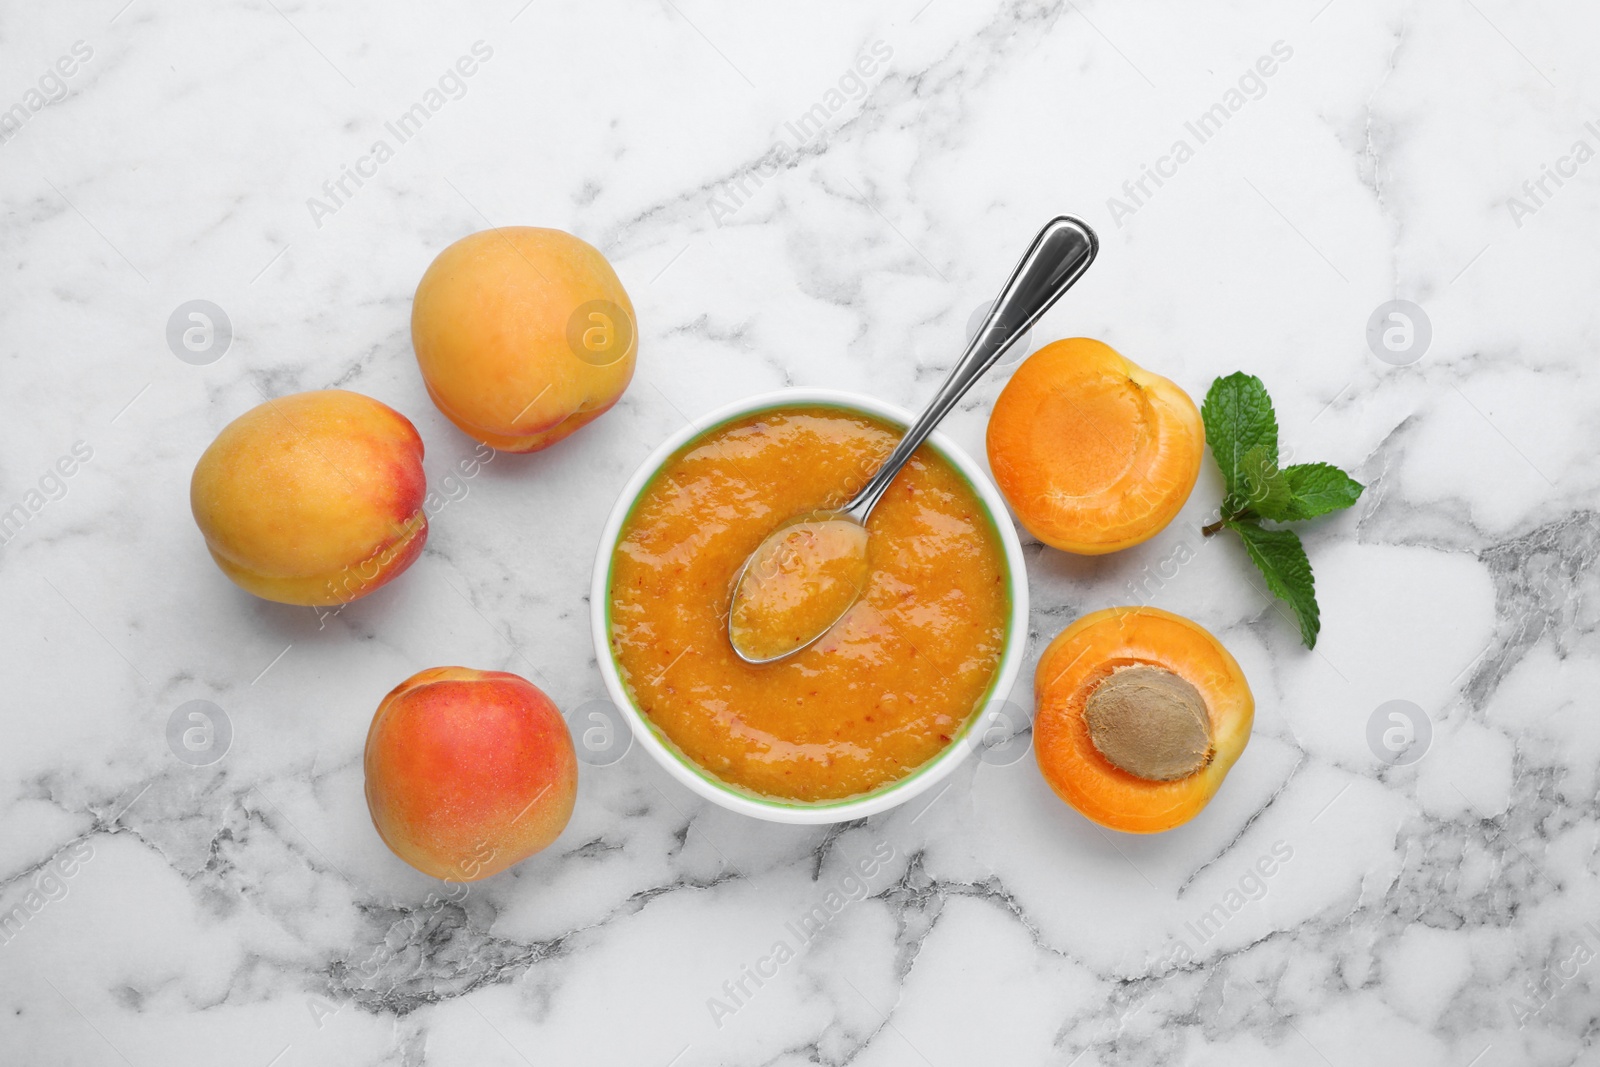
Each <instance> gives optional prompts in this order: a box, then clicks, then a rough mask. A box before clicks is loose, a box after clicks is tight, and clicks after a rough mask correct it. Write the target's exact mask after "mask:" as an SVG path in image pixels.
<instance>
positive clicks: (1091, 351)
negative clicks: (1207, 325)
mask: <svg viewBox="0 0 1600 1067" xmlns="http://www.w3.org/2000/svg"><path fill="white" fill-rule="evenodd" d="M986 444H987V449H988V453H989V467H990V470H991V471H992V472H993V473H994V479H995V483H996V484H997V485H998V486H999V487H1000V491H1001V493H1002V494H1004V496H1005V498H1006V501H1007V502H1008V503H1009V504H1010V505H1011V507H1012V510H1014V511H1015V512H1016V514H1017V519H1018V520H1019V521H1020V522H1021V523H1022V525H1023V527H1024V528H1025V529H1027V531H1028V532H1029V533H1031V534H1033V535H1034V536H1035V537H1037V538H1038V539H1039V540H1040V541H1042V542H1044V543H1045V544H1047V545H1050V546H1052V547H1054V548H1059V549H1062V550H1063V551H1067V552H1076V553H1079V554H1081V555H1100V554H1102V553H1106V552H1115V551H1117V550H1119V549H1123V548H1128V547H1130V546H1132V545H1136V544H1139V543H1140V542H1142V541H1146V540H1148V539H1149V538H1151V537H1154V536H1155V535H1156V534H1157V533H1159V532H1161V530H1162V529H1164V528H1165V527H1166V525H1167V524H1168V523H1169V522H1171V521H1172V520H1173V518H1174V517H1175V516H1176V515H1177V514H1178V512H1179V511H1180V510H1181V509H1182V508H1183V505H1184V502H1185V501H1187V500H1188V499H1189V493H1190V492H1191V491H1192V490H1193V489H1194V484H1195V480H1196V479H1197V478H1198V477H1199V476H1200V461H1201V458H1202V456H1203V455H1204V452H1205V429H1204V426H1203V424H1202V423H1201V421H1200V412H1199V410H1198V409H1197V408H1196V407H1195V405H1194V401H1193V400H1191V399H1190V398H1189V396H1188V394H1187V393H1185V392H1184V391H1183V390H1182V389H1181V388H1179V387H1178V386H1177V385H1175V384H1173V383H1172V382H1170V381H1168V380H1167V379H1166V378H1163V377H1161V376H1160V375H1157V374H1152V373H1150V372H1149V371H1146V370H1144V369H1143V368H1141V367H1139V366H1137V365H1136V364H1134V363H1133V362H1131V361H1129V360H1127V359H1125V358H1123V357H1122V356H1121V355H1119V354H1118V353H1117V351H1116V350H1115V349H1113V348H1111V346H1109V345H1106V344H1103V343H1101V342H1100V341H1095V340H1091V339H1090V338H1087V337H1074V338H1070V339H1067V340H1064V341H1056V342H1055V343H1053V344H1049V345H1046V346H1045V347H1044V348H1041V349H1040V350H1039V351H1037V352H1035V353H1034V354H1033V355H1031V356H1029V357H1028V359H1027V360H1025V361H1024V362H1023V364H1022V365H1021V366H1020V367H1018V368H1017V370H1016V373H1015V374H1013V375H1012V376H1011V380H1010V381H1008V382H1007V383H1006V386H1005V388H1004V389H1002V390H1001V391H1000V396H999V397H998V398H997V399H996V400H995V404H994V410H993V411H992V412H991V413H990V415H989V429H988V434H987V441H986Z"/></svg>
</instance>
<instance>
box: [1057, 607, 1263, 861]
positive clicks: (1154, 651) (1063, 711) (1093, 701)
mask: <svg viewBox="0 0 1600 1067" xmlns="http://www.w3.org/2000/svg"><path fill="white" fill-rule="evenodd" d="M1166 675H1170V676H1172V678H1171V679H1168V678H1166V677H1164V676H1166ZM1175 682H1176V683H1181V685H1178V684H1175ZM1108 686H1109V687H1110V688H1109V689H1108ZM1134 686H1139V687H1149V686H1155V687H1157V690H1158V691H1157V692H1156V693H1155V694H1154V699H1153V700H1152V699H1151V694H1149V693H1146V694H1144V696H1143V697H1141V696H1140V695H1139V694H1138V693H1136V692H1134V691H1133V687H1134ZM1118 690H1120V692H1118ZM1108 693H1109V694H1110V698H1109V699H1108ZM1034 702H1035V710H1034V723H1033V736H1034V755H1035V758H1036V759H1037V760H1038V763H1039V770H1040V772H1041V773H1042V774H1043V775H1044V778H1045V781H1046V782H1048V783H1049V785H1050V788H1051V789H1052V790H1054V791H1055V793H1056V795H1057V796H1059V797H1060V798H1061V799H1062V800H1064V801H1066V802H1067V803H1068V804H1070V805H1072V807H1074V808H1076V809H1077V810H1078V811H1079V812H1081V813H1082V814H1083V815H1084V816H1086V817H1087V818H1089V819H1092V820H1093V821H1095V822H1097V823H1099V824H1100V825H1102V826H1105V827H1108V828H1110V829H1113V830H1122V831H1126V832H1128V833H1158V832H1160V831H1162V830H1170V829H1172V828H1173V827H1174V826H1179V825H1181V824H1183V823H1185V822H1188V821H1189V820H1190V819H1192V818H1194V816H1195V815H1197V814H1199V813H1200V811H1201V810H1202V809H1203V808H1204V807H1205V806H1206V804H1208V803H1209V802H1210V800H1211V798H1212V797H1213V796H1215V795H1216V792H1217V789H1218V788H1219V787H1220V786H1221V785H1222V780H1223V779H1224V778H1225V777H1226V776H1227V774H1228V771H1229V770H1230V769H1231V768H1232V767H1233V764H1234V762H1235V761H1236V760H1238V758H1239V756H1240V754H1241V753H1243V751H1244V747H1245V745H1246V743H1247V742H1248V741H1249V739H1250V727H1251V724H1252V723H1253V721H1254V719H1255V699H1254V697H1252V696H1251V693H1250V686H1249V683H1248V682H1246V681H1245V677H1244V672H1243V671H1241V670H1240V669H1239V664H1238V662H1237V661H1235V660H1234V658H1233V656H1232V655H1231V654H1229V652H1228V650H1227V649H1226V648H1224V647H1223V646H1222V643H1221V642H1220V641H1218V640H1217V639H1216V638H1215V637H1213V636H1212V635H1211V634H1210V633H1208V632H1207V631H1206V630H1205V629H1204V628H1202V627H1201V626H1200V625H1199V624H1197V623H1195V622H1192V621H1190V620H1189V619H1185V618H1184V617H1182V616H1181V615H1174V614H1172V613H1171V612H1167V611H1162V610H1161V609H1159V608H1149V607H1130V608H1107V609H1105V610H1104V611H1097V612H1094V613H1092V614H1089V615H1085V616H1084V617H1083V618H1081V619H1079V620H1077V621H1076V622H1074V623H1073V624H1072V625H1070V626H1068V627H1067V628H1066V629H1065V630H1063V631H1061V633H1060V634H1058V635H1057V636H1056V638H1055V640H1053V641H1051V642H1050V645H1049V646H1048V647H1047V648H1046V649H1045V651H1044V655H1043V656H1041V657H1040V659H1039V666H1038V669H1037V671H1036V672H1035V674H1034ZM1152 706H1164V707H1165V709H1166V710H1165V712H1160V711H1158V712H1157V713H1156V717H1155V720H1154V721H1150V720H1147V721H1144V722H1141V721H1139V717H1140V714H1141V707H1143V708H1146V709H1148V708H1150V707H1152ZM1198 712H1203V713H1204V715H1205V716H1206V721H1205V723H1204V725H1203V726H1200V727H1196V726H1194V725H1186V724H1185V722H1184V720H1185V718H1186V717H1188V716H1192V715H1194V714H1196V713H1198ZM1108 716H1121V717H1122V718H1123V721H1122V724H1121V727H1122V728H1121V730H1120V731H1118V730H1116V729H1114V728H1111V727H1114V724H1113V723H1111V722H1108V721H1107V717H1108ZM1097 719H1098V720H1100V721H1096V720H1097ZM1119 732H1120V734H1121V736H1117V734H1118V733H1119ZM1130 767H1132V768H1135V769H1137V771H1138V772H1139V773H1135V771H1134V770H1130V769H1129V768H1130ZM1152 774H1155V775H1158V776H1157V777H1148V775H1152ZM1163 778H1165V779H1166V780H1163Z"/></svg>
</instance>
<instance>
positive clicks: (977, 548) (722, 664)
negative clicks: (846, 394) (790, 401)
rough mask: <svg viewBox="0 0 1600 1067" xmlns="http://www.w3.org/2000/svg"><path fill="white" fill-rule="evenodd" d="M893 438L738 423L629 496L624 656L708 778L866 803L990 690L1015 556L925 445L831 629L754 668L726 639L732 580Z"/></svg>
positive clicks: (630, 677) (781, 795)
mask: <svg viewBox="0 0 1600 1067" xmlns="http://www.w3.org/2000/svg"><path fill="white" fill-rule="evenodd" d="M901 434H902V431H901V430H900V428H898V427H895V426H891V425H889V424H887V423H884V422H881V421H879V420H878V419H876V418H873V417H871V416H868V415H863V414H859V413H857V412H853V411H847V410H842V409H837V408H828V407H821V406H815V405H807V406H796V407H789V408H775V409H771V410H767V411H762V412H757V413H754V414H750V415H744V416H740V417H738V418H736V419H734V420H732V421H730V422H728V423H725V424H723V425H722V426H718V427H714V428H712V429H711V430H709V431H707V432H706V433H705V434H703V435H701V436H700V437H698V438H696V439H695V440H694V441H692V442H691V443H690V444H688V445H685V446H684V447H683V448H682V449H681V450H680V451H679V452H678V453H677V454H676V455H674V456H673V457H672V458H671V459H669V460H668V461H667V462H666V463H665V464H663V465H662V467H661V469H660V470H659V471H658V472H657V473H656V475H655V477H654V478H653V479H652V480H651V481H650V483H649V484H648V485H647V486H646V487H645V489H644V491H643V492H642V493H641V494H640V496H639V498H638V500H637V501H636V502H635V504H634V506H633V509H632V511H631V512H630V513H629V515H628V517H627V520H626V521H625V522H624V524H623V527H622V533H621V535H620V537H619V540H618V542H617V548H616V552H615V555H614V556H613V558H612V562H611V573H610V587H609V588H610V623H609V626H610V639H611V647H612V651H613V653H614V655H615V657H616V662H617V666H618V670H619V673H620V674H621V675H622V679H623V683H624V685H625V686H626V687H627V689H628V691H629V695H630V696H631V697H632V699H633V701H634V703H635V705H636V706H637V707H638V709H639V711H640V712H641V713H642V714H643V715H644V717H645V718H646V719H648V720H649V721H650V722H651V723H652V724H653V725H654V726H655V727H657V728H658V729H659V730H660V731H661V733H662V734H663V735H665V738H666V739H667V740H668V741H669V742H670V743H671V745H672V746H673V747H675V748H676V749H677V750H678V752H679V753H680V754H681V755H683V756H684V757H685V758H686V759H687V760H688V761H689V762H691V763H692V764H695V765H697V766H698V767H700V768H701V769H703V770H704V771H705V772H707V773H708V774H709V775H711V776H714V777H716V778H718V779H720V780H721V781H723V782H725V783H728V784H730V785H733V786H735V787H738V788H741V789H744V790H747V791H749V792H751V793H753V794H757V795H762V796H767V797H772V798H775V799H781V800H789V801H801V802H818V801H828V800H837V799H842V798H845V797H852V796H857V795H859V794H862V793H868V792H871V791H873V790H875V789H877V788H879V787H881V786H884V785H887V784H889V783H891V782H894V781H897V780H899V779H901V778H904V777H905V776H906V775H908V774H910V773H912V772H913V771H915V770H916V769H917V768H918V767H921V766H922V765H923V764H925V763H927V762H928V761H929V760H931V759H932V758H933V757H934V756H937V755H938V754H939V753H940V752H941V751H943V750H944V749H945V748H946V747H947V746H948V745H949V744H950V743H951V742H952V741H953V740H954V739H955V737H956V736H957V735H958V734H959V733H960V732H961V729H962V727H963V726H964V725H965V724H966V722H967V721H968V719H969V718H970V717H971V716H972V715H973V714H975V713H976V712H977V711H978V710H979V709H980V708H981V707H982V705H983V704H984V702H985V701H986V700H987V699H988V697H989V691H990V688H991V686H992V685H993V682H994V679H995V675H996V672H997V670H998V668H999V664H1000V659H1001V653H1002V651H1003V650H1004V646H1005V641H1006V637H1007V630H1008V626H1009V618H1010V610H1011V604H1010V595H1009V592H1008V590H1007V583H1006V569H1005V567H1006V565H1005V555H1004V551H1003V549H1002V547H1001V544H1000V539H999V535H998V533H997V532H996V530H995V529H994V526H993V525H992V523H991V521H990V519H989V517H988V513H987V512H986V511H985V509H984V507H983V505H982V503H981V502H980V500H979V498H978V495H977V493H976V492H975V491H974V490H973V488H972V487H971V486H970V485H969V484H968V483H967V482H966V480H965V479H964V478H963V477H962V475H961V474H960V473H959V472H958V471H957V470H956V469H955V468H954V467H952V466H951V465H950V464H949V463H948V462H947V461H945V460H944V459H943V458H942V457H940V456H939V455H938V453H936V452H935V451H933V450H932V449H931V448H929V447H927V446H924V447H922V448H921V449H919V450H918V451H917V452H916V454H915V455H914V456H913V457H912V459H911V461H910V462H909V463H908V464H907V465H906V467H905V468H904V469H903V470H902V471H901V473H900V474H899V476H898V477H896V478H895V480H894V482H893V484H892V485H891V486H890V488H889V490H888V492H887V493H886V494H885V495H884V497H883V500H882V502H881V503H880V504H879V505H878V506H877V507H876V508H875V509H874V510H873V512H872V517H871V519H870V520H869V522H868V530H869V531H870V534H871V541H872V550H871V553H870V557H869V562H870V567H869V568H868V570H867V573H866V575H865V586H864V588H863V590H862V592H861V594H860V598H859V599H857V600H856V602H855V603H854V604H853V605H852V606H851V607H850V608H849V610H847V611H846V612H845V614H844V616H843V617H842V618H840V619H839V621H838V623H837V624H835V625H834V626H833V628H832V629H831V630H829V631H828V633H827V634H826V635H824V636H823V637H822V639H821V640H819V641H817V642H816V643H814V644H812V645H810V646H809V647H806V648H803V649H801V650H800V651H798V652H796V653H794V654H793V655H792V656H789V657H787V658H785V659H782V660H779V661H777V662H775V663H769V664H762V665H753V664H750V663H746V662H744V661H743V660H741V659H740V658H739V656H738V655H737V654H736V653H735V652H734V650H733V647H732V645H731V644H730V642H729V639H728V622H729V620H728V615H727V613H728V609H729V604H730V601H731V599H732V594H733V585H734V581H735V579H736V578H737V576H738V575H739V573H740V569H741V568H742V567H743V566H744V564H745V561H746V560H747V559H748V558H749V557H750V555H751V553H752V552H753V551H754V550H755V549H756V548H757V546H759V545H760V544H761V542H762V541H763V540H765V539H766V538H767V536H768V535H769V534H770V533H772V530H773V526H774V524H775V523H778V522H782V521H783V520H784V519H785V518H787V517H789V516H793V515H814V514H816V513H817V512H819V511H826V510H827V509H830V508H834V507H837V506H838V505H839V504H840V501H839V500H838V494H839V491H840V487H841V486H847V485H849V484H851V481H852V479H859V477H860V472H862V471H868V472H870V471H872V470H875V469H877V467H878V465H879V464H881V463H882V461H883V458H884V457H885V456H887V455H888V454H889V452H890V451H891V450H892V449H893V448H894V445H895V443H896V442H897V441H898V440H899V439H900V436H901ZM852 592H853V591H852Z"/></svg>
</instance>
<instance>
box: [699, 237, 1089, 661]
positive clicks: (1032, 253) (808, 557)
mask: <svg viewBox="0 0 1600 1067" xmlns="http://www.w3.org/2000/svg"><path fill="white" fill-rule="evenodd" d="M1099 248H1100V240H1099V238H1098V237H1096V236H1095V232H1094V230H1092V229H1090V228H1089V224H1088V223H1086V222H1084V221H1083V220H1082V219H1078V218H1074V217H1073V216H1071V215H1061V216H1058V217H1056V218H1054V219H1051V220H1050V221H1049V222H1048V223H1046V224H1045V227H1044V229H1042V230H1040V231H1039V235H1038V236H1037V237H1035V238H1034V239H1033V244H1031V245H1029V246H1028V251H1027V252H1026V253H1024V254H1023V256H1022V259H1021V261H1019V262H1018V263H1017V265H1016V267H1015V269H1013V270H1012V272H1011V277H1010V278H1008V279H1007V280H1006V284H1005V286H1004V287H1003V288H1002V289H1001V290H1000V295H999V296H998V297H997V298H996V299H995V302H994V306H993V307H991V308H990V309H989V314H988V317H987V318H986V319H985V320H984V323H983V327H982V328H981V329H979V330H978V332H977V334H976V335H975V336H974V337H973V338H972V341H971V342H970V343H969V344H968V345H967V350H966V352H965V353H963V355H962V356H961V359H960V360H958V361H957V363H956V365H955V367H954V368H953V369H952V370H951V371H950V376H949V377H948V378H946V379H945V382H944V384H943V385H942V386H940V387H939V391H938V393H936V394H935V395H934V397H933V399H932V400H931V401H930V402H929V403H928V406H927V407H926V408H925V409H924V410H923V412H922V414H921V415H919V416H918V417H917V421H916V422H914V423H912V424H911V428H910V429H908V430H907V431H906V433H905V436H904V437H902V438H901V439H900V443H899V444H897V445H896V446H895V449H894V451H893V452H891V453H890V454H889V458H888V459H886V460H885V461H884V463H883V466H881V467H879V468H878V470H877V472H876V473H875V474H873V476H872V477H871V478H870V479H869V480H868V481H867V484H866V485H864V486H862V488H861V491H860V492H858V493H857V494H856V495H855V497H854V498H853V499H852V500H851V501H850V502H849V503H848V504H846V505H845V506H844V507H843V508H841V509H839V510H838V511H834V512H827V513H824V514H810V515H804V516H798V517H796V518H794V519H790V520H789V521H787V522H785V523H783V524H782V525H780V526H779V527H778V528H777V529H776V530H774V531H773V532H772V533H771V534H769V535H767V537H766V539H765V540H763V541H762V542H761V544H760V545H759V546H758V547H757V548H756V550H755V551H754V552H752V553H751V554H750V557H749V558H748V559H746V560H745V562H744V566H743V567H742V568H740V571H739V577H738V580H737V584H736V585H735V587H734V594H733V601H732V604H731V606H730V608H729V611H728V639H729V641H730V643H731V644H732V645H733V650H734V652H735V653H736V654H737V655H738V656H739V658H740V659H742V660H744V661H745V662H747V663H757V664H759V663H772V662H774V661H776V660H780V659H783V658H784V657H786V656H789V655H793V654H794V653H796V652H798V651H800V650H801V649H802V648H805V647H806V646H807V645H810V644H812V643H813V642H814V641H816V640H817V638H819V637H821V636H822V635H823V634H825V633H827V632H828V630H829V629H830V628H831V627H832V626H833V624H834V623H836V622H838V621H839V619H840V618H842V617H843V616H844V613H845V612H846V611H848V610H849V609H850V606H851V605H852V604H854V603H855V602H856V600H857V599H858V598H859V597H860V594H861V588H862V586H863V585H865V580H864V579H865V574H866V545H867V537H866V524H867V516H869V515H870V514H871V513H872V509H873V508H874V507H875V506H877V503H878V501H879V500H880V499H881V498H882V497H883V494H884V491H885V490H887V489H888V488H889V483H890V482H892V481H894V477H895V475H896V474H898V473H900V468H901V467H903V466H905V464H906V461H907V460H909V459H910V458H911V454H912V453H913V452H915V451H916V450H917V447H918V446H919V445H921V444H922V442H923V441H924V440H926V439H927V436H928V434H930V433H932V432H933V428H934V427H935V426H937V425H938V424H939V421H940V420H941V419H943V418H944V417H945V415H947V414H948V413H949V412H950V409H951V408H953V407H955V405H956V401H958V400H960V399H961V397H962V396H963V395H965V394H966V392H967V390H968V389H970V388H971V387H972V384H973V383H974V382H976V381H977V380H978V379H979V378H980V377H981V376H982V375H983V373H984V371H986V370H988V369H989V368H990V367H992V366H993V365H994V364H995V361H996V360H998V359H999V358H1000V357H1001V356H1002V355H1004V354H1005V351H1006V349H1008V348H1010V347H1011V345H1012V343H1013V342H1014V341H1016V340H1017V339H1018V338H1019V337H1021V336H1022V335H1023V334H1025V333H1027V331H1028V328H1029V327H1031V326H1032V325H1033V324H1034V323H1035V322H1037V321H1038V319H1039V317H1040V316H1041V315H1043V314H1044V313H1045V312H1046V311H1048V310H1049V309H1050V305H1052V304H1054V303H1055V302H1056V300H1057V299H1058V298H1059V297H1060V296H1061V294H1062V293H1064V292H1066V291H1067V290H1068V289H1069V288H1071V287H1072V283H1073V282H1076V281H1077V280H1078V278H1079V277H1081V276H1082V274H1083V272H1084V271H1085V270H1087V269H1088V268H1089V264H1090V263H1092V262H1093V261H1094V257H1095V253H1096V252H1097V251H1099ZM775 613H776V614H775Z"/></svg>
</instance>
